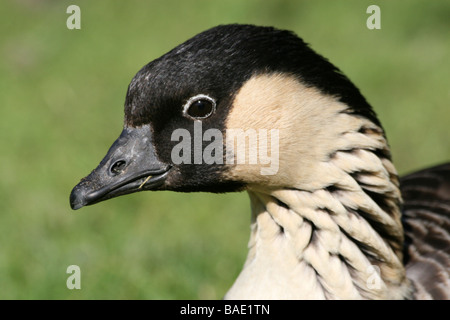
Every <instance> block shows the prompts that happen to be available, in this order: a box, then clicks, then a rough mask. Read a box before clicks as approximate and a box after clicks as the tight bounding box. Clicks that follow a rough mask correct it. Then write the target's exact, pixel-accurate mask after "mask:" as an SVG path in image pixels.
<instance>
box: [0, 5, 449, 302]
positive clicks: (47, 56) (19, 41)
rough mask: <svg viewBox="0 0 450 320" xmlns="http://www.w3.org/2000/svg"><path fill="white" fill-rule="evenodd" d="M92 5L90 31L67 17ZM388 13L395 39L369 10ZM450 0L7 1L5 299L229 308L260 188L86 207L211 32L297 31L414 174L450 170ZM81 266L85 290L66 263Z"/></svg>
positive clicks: (0, 14)
mask: <svg viewBox="0 0 450 320" xmlns="http://www.w3.org/2000/svg"><path fill="white" fill-rule="evenodd" d="M70 4H77V5H79V6H80V8H81V27H82V28H81V30H68V29H67V28H66V19H67V18H68V16H69V15H68V14H66V8H67V6H68V5H70ZM370 4H378V5H379V6H380V8H381V19H382V20H381V27H382V28H381V30H368V29H367V28H366V19H367V18H368V16H369V15H368V14H366V8H367V7H368V6H369V5H370ZM449 17H450V2H449V1H447V0H442V1H423V0H415V1H361V0H354V1H287V0H285V1H262V0H251V1H240V0H230V1H222V0H221V1H186V0H184V1H173V0H166V1H145V2H144V1H137V0H132V1H87V0H86V1H75V0H74V1H56V0H55V1H50V0H49V1H37V0H35V1H32V0H20V1H19V0H16V1H11V0H6V1H5V0H3V1H1V4H0V26H1V29H0V110H1V113H0V130H1V138H0V150H1V153H0V175H1V178H0V298H1V299H184V298H193V299H197V298H202V299H216V298H221V297H222V296H223V295H224V293H225V292H226V290H227V289H228V288H229V287H230V286H231V284H232V282H233V280H234V279H235V278H236V276H237V274H238V273H239V271H240V269H241V267H242V264H243V262H244V259H245V256H246V245H247V241H248V236H249V221H250V215H249V203H248V199H247V195H246V194H245V193H240V194H227V195H212V194H176V193H169V192H160V193H153V192H147V193H140V194H136V195H130V196H127V197H121V198H117V199H112V200H110V201H107V202H104V203H101V204H98V205H95V206H92V207H87V208H83V209H82V210H80V211H76V212H74V211H72V210H71V209H70V207H69V193H70V191H71V189H72V187H73V186H74V185H75V184H76V183H77V182H78V181H79V179H80V178H81V177H83V176H85V175H86V174H87V173H89V172H90V170H92V169H93V168H94V167H95V166H96V165H97V164H98V162H99V161H100V160H101V159H102V157H103V156H104V154H105V153H106V151H107V149H108V148H109V146H110V145H111V143H112V142H113V141H114V140H115V139H116V138H117V136H118V135H119V133H120V131H121V128H122V121H123V102H124V98H125V93H126V89H127V85H128V83H129V81H130V80H131V78H132V77H133V75H134V74H135V73H136V72H137V71H138V69H140V68H141V67H142V66H143V65H144V64H146V63H147V62H149V61H151V60H153V59H155V58H157V57H159V56H160V55H162V54H164V53H165V52H167V51H168V50H170V49H171V48H173V47H174V46H176V45H177V44H179V43H181V42H182V41H184V40H186V39H188V38H189V37H191V36H193V35H195V34H197V33H198V32H200V31H203V30H205V29H207V28H209V27H212V26H215V25H218V24H224V23H234V22H239V23H253V24H260V25H272V26H276V27H278V28H285V29H290V30H293V31H295V32H296V33H297V34H298V35H300V36H301V37H302V38H303V39H304V40H305V41H307V42H308V43H310V44H311V45H312V47H313V48H314V49H315V50H316V51H318V52H319V53H321V54H322V55H324V56H326V57H327V58H329V59H330V60H331V61H332V62H333V63H334V64H336V65H337V66H338V67H339V68H341V69H342V70H343V71H344V73H345V74H347V75H348V76H349V77H350V79H352V80H353V81H354V82H355V83H356V84H357V86H358V87H359V88H360V89H361V90H362V92H363V94H364V95H365V96H366V97H367V99H368V100H369V102H370V103H371V104H372V105H373V107H374V108H375V110H376V112H377V113H378V115H379V117H380V119H381V121H382V123H383V124H384V127H385V129H386V132H387V135H388V138H389V140H390V144H391V147H392V150H393V156H394V161H395V164H396V165H397V168H398V170H399V172H400V173H407V172H410V171H413V170H415V169H419V168H422V167H426V166H429V165H433V164H438V163H441V162H444V161H448V160H450V142H449V136H450V132H449V131H450V130H449V120H450V109H449V100H450V99H449V61H450V60H449V58H450V55H449V53H450V50H449V49H450V19H449ZM72 264H76V265H78V266H80V268H81V290H69V289H67V288H66V279H67V277H68V274H66V268H67V267H68V266H69V265H72Z"/></svg>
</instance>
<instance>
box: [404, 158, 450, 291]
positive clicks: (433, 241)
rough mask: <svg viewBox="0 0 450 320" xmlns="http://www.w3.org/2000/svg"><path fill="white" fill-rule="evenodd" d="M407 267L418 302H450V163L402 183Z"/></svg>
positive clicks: (417, 174)
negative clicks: (440, 300) (446, 300)
mask: <svg viewBox="0 0 450 320" xmlns="http://www.w3.org/2000/svg"><path fill="white" fill-rule="evenodd" d="M400 187H401V191H402V194H403V199H404V209H403V221H404V227H405V235H406V239H405V240H406V243H405V264H406V273H407V275H408V277H409V278H410V279H411V280H413V281H414V283H415V286H416V292H417V293H416V298H418V299H421V298H422V299H427V298H428V299H450V163H446V164H443V165H439V166H436V167H433V168H429V169H425V170H422V171H419V172H415V173H412V174H410V175H407V176H405V177H403V178H402V179H401V180H400Z"/></svg>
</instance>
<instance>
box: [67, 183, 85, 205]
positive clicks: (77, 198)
mask: <svg viewBox="0 0 450 320" xmlns="http://www.w3.org/2000/svg"><path fill="white" fill-rule="evenodd" d="M83 191H84V189H83V188H81V187H80V185H76V186H75V187H74V188H73V189H72V192H71V193H70V207H71V208H72V210H78V209H80V208H82V207H84V206H85V205H86V196H85V192H83Z"/></svg>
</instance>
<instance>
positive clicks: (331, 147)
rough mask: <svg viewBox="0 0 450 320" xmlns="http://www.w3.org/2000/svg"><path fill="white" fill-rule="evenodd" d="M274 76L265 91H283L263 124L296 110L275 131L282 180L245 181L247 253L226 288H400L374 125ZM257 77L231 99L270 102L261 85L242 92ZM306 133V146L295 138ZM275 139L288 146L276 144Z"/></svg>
mask: <svg viewBox="0 0 450 320" xmlns="http://www.w3.org/2000/svg"><path fill="white" fill-rule="evenodd" d="M276 77H278V80H277V78H276ZM276 77H273V76H271V77H269V78H270V81H271V83H270V86H271V90H272V91H271V92H272V93H273V92H278V95H277V97H279V96H284V97H288V98H287V99H286V101H285V103H284V104H283V105H282V107H281V108H282V110H283V112H281V116H280V115H279V118H280V120H279V121H275V122H274V123H273V124H274V126H275V127H276V126H277V125H280V127H282V128H285V129H286V128H288V126H283V124H282V123H283V121H284V120H283V114H284V113H285V112H286V113H288V114H289V111H288V110H289V108H295V110H296V112H295V113H291V114H296V115H297V116H298V118H297V119H295V118H294V119H292V116H291V118H290V119H289V121H295V120H298V121H299V122H298V123H297V125H298V127H299V128H300V129H298V130H297V131H295V133H294V131H289V130H287V131H288V133H287V134H285V135H284V136H283V134H282V137H281V138H280V150H285V149H286V148H288V149H289V150H290V151H289V152H288V153H286V154H281V155H280V163H283V161H286V163H290V165H288V166H286V167H284V168H283V164H281V165H280V171H281V172H280V173H279V177H278V178H275V177H273V180H277V179H278V180H279V181H277V183H278V184H280V183H281V182H280V181H284V184H285V186H283V187H280V186H276V185H273V186H272V185H270V183H268V182H267V183H264V182H266V181H264V180H263V183H261V182H255V183H254V184H250V185H249V187H248V192H249V195H250V199H251V207H252V227H251V238H250V242H249V253H248V257H247V261H246V263H245V265H244V268H243V270H242V272H241V274H240V276H239V277H238V279H237V280H236V282H235V284H234V285H233V287H232V288H231V289H230V291H229V292H228V293H227V295H226V298H231V299H240V298H248V297H252V298H255V299H259V298H261V299H272V298H275V299H279V298H281V299H297V298H298V299H304V298H307V299H358V298H359V299H377V298H378V299H404V298H410V297H411V286H410V283H409V280H408V279H407V278H406V274H405V269H404V266H403V263H402V260H403V257H402V249H403V228H402V223H401V211H400V205H401V194H400V191H399V184H398V178H397V173H396V170H395V168H394V166H393V164H392V162H391V160H390V153H389V147H388V144H387V141H386V139H385V136H384V132H383V130H382V128H380V127H379V126H378V125H377V124H375V123H373V122H372V121H370V120H369V119H366V118H364V117H361V116H360V115H355V114H352V112H350V111H349V108H348V106H346V105H345V104H343V103H341V102H339V101H337V99H335V98H333V97H325V96H323V95H321V94H320V93H318V92H317V91H315V90H314V89H313V88H305V87H304V86H302V85H301V84H299V83H298V82H297V81H295V80H292V79H288V78H286V77H285V78H283V79H281V77H279V76H276ZM265 80H267V79H265ZM265 80H264V77H262V78H258V79H255V80H254V81H253V82H254V83H251V84H250V85H249V86H250V88H246V87H245V85H244V87H243V89H241V92H240V93H239V94H238V96H237V98H236V100H235V105H236V106H239V104H247V105H248V103H249V100H250V101H252V102H253V103H255V102H259V104H258V106H259V108H262V109H263V110H264V106H265V105H270V104H271V101H270V98H268V97H269V94H268V95H267V96H264V97H259V98H255V97H249V96H251V95H252V93H254V92H264V91H259V90H257V89H261V86H263V87H264V85H266V83H265ZM276 81H280V86H279V87H277V84H276ZM286 81H287V82H286ZM249 82H252V81H249ZM282 82H284V85H281V83H282ZM274 86H275V87H274ZM247 89H251V90H249V91H248V92H245V91H246V90H247ZM280 90H281V91H280ZM243 91H244V92H243ZM266 92H267V90H266ZM255 99H256V100H255ZM281 103H283V102H281ZM240 110H242V109H240ZM317 112H319V113H320V117H319V116H318V117H316V113H317ZM241 116H242V115H241ZM244 117H245V116H244ZM269 118H270V117H269ZM272 119H274V118H272ZM317 119H321V120H323V121H325V123H327V121H329V122H328V123H327V124H328V125H327V126H323V122H322V123H316V125H317V126H318V128H319V130H311V131H310V132H308V131H307V132H305V131H304V130H302V128H311V127H312V126H314V122H315V121H316V120H317ZM241 121H242V120H241ZM229 122H230V123H232V122H233V120H230V121H229ZM280 131H281V132H283V130H280ZM284 132H286V130H285V131H284ZM292 135H294V136H293V137H292ZM289 137H290V138H289ZM283 139H284V140H283ZM286 140H288V141H286ZM309 140H310V141H312V143H313V144H314V146H313V147H312V146H309V145H306V146H303V145H302V144H298V141H304V142H305V143H306V144H307V141H309ZM283 141H285V143H287V144H288V146H285V147H284V148H283ZM290 141H297V144H296V143H294V144H292V143H290ZM296 146H297V150H295V148H296ZM286 157H287V158H288V159H286ZM296 157H297V158H296ZM295 159H297V163H300V165H296V163H295ZM302 159H303V160H302ZM305 159H306V160H305ZM244 169H246V170H247V171H248V166H247V167H243V168H241V169H240V168H239V167H237V168H236V171H238V172H239V171H240V170H241V171H243V170H244ZM283 170H284V171H283ZM305 172H309V174H308V175H305ZM265 179H268V178H265Z"/></svg>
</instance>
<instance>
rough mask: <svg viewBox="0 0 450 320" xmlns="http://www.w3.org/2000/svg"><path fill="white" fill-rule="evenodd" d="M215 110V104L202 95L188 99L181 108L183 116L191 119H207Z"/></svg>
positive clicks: (209, 98)
mask: <svg viewBox="0 0 450 320" xmlns="http://www.w3.org/2000/svg"><path fill="white" fill-rule="evenodd" d="M215 110H216V102H215V101H214V99H212V98H211V97H208V96H207V95H204V94H199V95H196V96H194V97H192V98H190V99H189V100H188V101H187V102H186V104H185V105H184V108H183V113H184V115H185V116H188V117H189V118H193V119H204V118H208V117H209V116H210V115H211V114H213V113H214V111H215Z"/></svg>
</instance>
